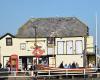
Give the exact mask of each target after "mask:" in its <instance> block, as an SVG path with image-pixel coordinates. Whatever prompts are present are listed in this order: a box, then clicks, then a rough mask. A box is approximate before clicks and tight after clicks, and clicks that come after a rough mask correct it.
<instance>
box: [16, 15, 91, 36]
mask: <svg viewBox="0 0 100 80" xmlns="http://www.w3.org/2000/svg"><path fill="white" fill-rule="evenodd" d="M35 27H37V29H36V32H35ZM35 34H36V35H35ZM85 35H89V29H88V26H87V25H86V24H84V23H83V22H81V21H80V20H79V19H77V18H76V17H50V18H31V19H30V20H29V21H27V22H26V23H25V24H24V25H22V26H21V27H20V28H19V30H18V33H17V34H16V36H17V37H35V36H37V37H68V36H85Z"/></svg>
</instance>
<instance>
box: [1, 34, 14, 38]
mask: <svg viewBox="0 0 100 80" xmlns="http://www.w3.org/2000/svg"><path fill="white" fill-rule="evenodd" d="M7 35H9V36H11V37H12V38H15V36H14V35H12V34H10V33H6V34H5V35H3V36H1V37H0V39H2V38H4V37H5V36H7Z"/></svg>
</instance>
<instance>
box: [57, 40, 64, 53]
mask: <svg viewBox="0 0 100 80" xmlns="http://www.w3.org/2000/svg"><path fill="white" fill-rule="evenodd" d="M57 51H58V52H57V53H58V54H64V41H58V42H57Z"/></svg>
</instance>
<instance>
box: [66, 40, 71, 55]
mask: <svg viewBox="0 0 100 80" xmlns="http://www.w3.org/2000/svg"><path fill="white" fill-rule="evenodd" d="M66 46H67V49H66V52H67V54H73V41H66Z"/></svg>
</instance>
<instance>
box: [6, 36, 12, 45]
mask: <svg viewBox="0 0 100 80" xmlns="http://www.w3.org/2000/svg"><path fill="white" fill-rule="evenodd" d="M9 40H11V41H10V42H9ZM12 45H13V41H12V38H10V37H7V38H6V46H12Z"/></svg>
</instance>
